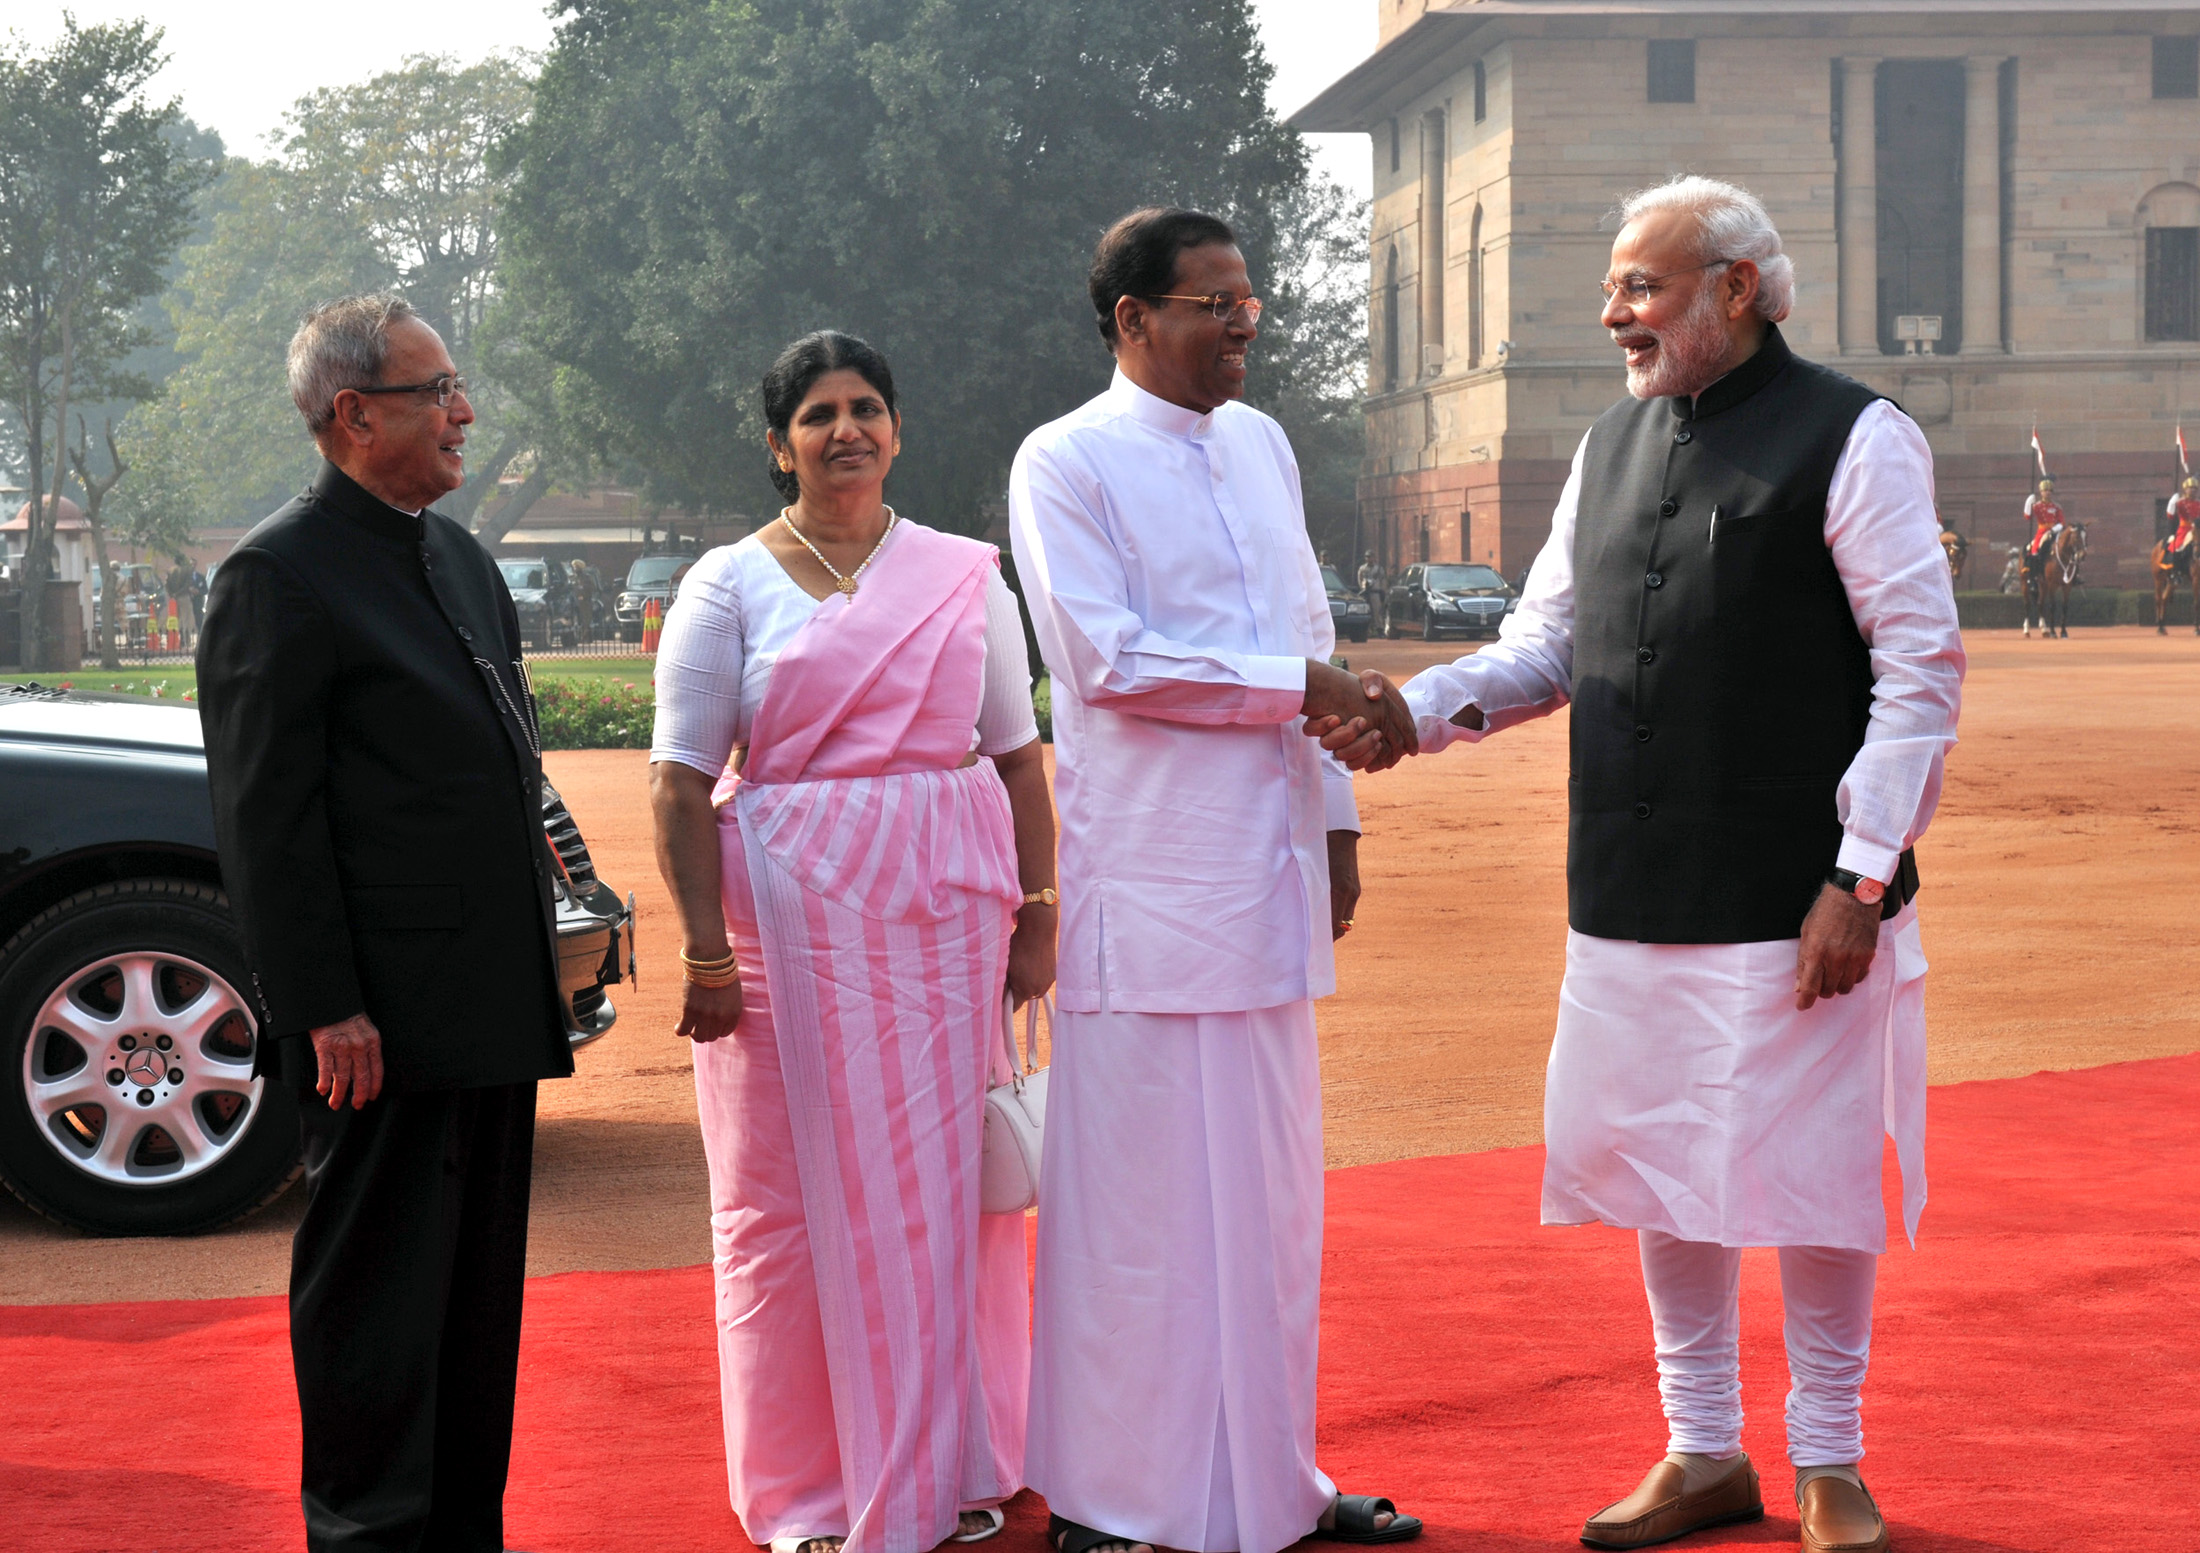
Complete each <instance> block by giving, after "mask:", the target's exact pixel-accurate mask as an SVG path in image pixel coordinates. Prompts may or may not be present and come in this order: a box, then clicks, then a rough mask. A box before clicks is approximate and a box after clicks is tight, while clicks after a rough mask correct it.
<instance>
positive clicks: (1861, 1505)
mask: <svg viewBox="0 0 2200 1553" xmlns="http://www.w3.org/2000/svg"><path fill="white" fill-rule="evenodd" d="M1795 1512H1796V1514H1797V1516H1798V1517H1800V1518H1801V1520H1802V1522H1803V1553H1887V1522H1886V1520H1885V1519H1884V1518H1883V1517H1882V1516H1881V1515H1880V1513H1879V1503H1878V1501H1877V1500H1875V1499H1873V1498H1872V1496H1871V1490H1870V1489H1868V1488H1858V1487H1857V1486H1856V1485H1855V1484H1854V1483H1851V1482H1850V1481H1849V1480H1848V1479H1847V1478H1812V1479H1811V1480H1810V1481H1809V1482H1808V1483H1805V1484H1804V1485H1803V1486H1802V1487H1801V1488H1800V1489H1798V1490H1796V1494H1795Z"/></svg>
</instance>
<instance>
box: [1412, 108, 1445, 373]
mask: <svg viewBox="0 0 2200 1553" xmlns="http://www.w3.org/2000/svg"><path fill="white" fill-rule="evenodd" d="M1449 141H1450V136H1449V134H1448V133H1447V125H1446V120H1445V116H1444V113H1443V110H1442V109H1438V110H1437V111H1435V112H1433V113H1429V114H1425V115H1424V116H1423V117H1422V119H1421V359H1420V360H1419V361H1418V362H1416V363H1415V364H1414V365H1415V368H1416V371H1415V374H1414V375H1415V376H1416V377H1437V376H1440V375H1441V374H1442V372H1443V370H1444V263H1445V257H1446V256H1445V253H1444V246H1445V244H1444V222H1445V219H1446V213H1445V209H1444V207H1445V203H1446V201H1445V197H1444V174H1445V173H1446V172H1447V171H1448V170H1449V169H1448V168H1447V167H1446V165H1445V164H1446V162H1447V161H1448V160H1449V157H1450V145H1449Z"/></svg>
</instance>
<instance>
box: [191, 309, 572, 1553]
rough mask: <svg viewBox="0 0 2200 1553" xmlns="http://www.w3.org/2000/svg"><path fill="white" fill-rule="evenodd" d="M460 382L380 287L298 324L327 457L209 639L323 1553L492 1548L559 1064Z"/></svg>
mask: <svg viewBox="0 0 2200 1553" xmlns="http://www.w3.org/2000/svg"><path fill="white" fill-rule="evenodd" d="M465 387H466V385H465V383H464V381H463V380H462V379H461V378H459V376H458V375H457V371H456V369H455V368H454V367H453V366H452V363H451V358H450V356H449V354H448V353H447V352H446V351H445V350H444V347H443V342H442V340H440V339H439V338H437V336H436V333H435V331H434V330H433V329H430V328H429V327H428V326H427V325H426V324H425V323H423V322H421V320H420V319H419V317H418V316H417V315H416V314H415V313H414V312H413V310H412V309H411V308H410V307H408V306H407V305H406V304H405V303H404V302H402V301H400V300H398V299H397V298H395V297H387V296H368V297H353V298H348V299H346V300H344V301H340V302H333V303H330V304H328V305H326V306H324V307H319V308H316V309H314V310H313V312H312V313H310V314H308V315H307V318H306V321H305V323H304V325H303V327H301V328H300V329H299V331H298V334H297V337H296V338H295V339H293V340H292V341H291V345H290V388H291V396H292V398H293V399H295V400H296V402H297V405H298V409H299V411H300V413H302V414H303V415H304V416H305V419H306V424H307V426H308V427H309V428H310V429H311V430H312V432H313V435H314V438H315V440H316V442H317V443H318V444H319V446H320V449H321V452H322V454H323V456H324V458H325V459H326V462H325V463H323V464H322V466H321V469H320V472H319V473H318V474H317V475H316V476H315V478H314V480H313V484H312V486H311V487H310V488H309V489H308V490H307V491H306V492H305V493H304V494H303V495H301V496H299V497H298V498H297V499H296V500H294V501H292V502H290V503H289V504H287V505H286V506H284V507H283V508H282V509H281V510H280V511H278V512H277V513H275V515H274V516H272V517H270V518H268V519H267V520H266V521H265V522H263V523H261V524H260V525H259V527H257V528H255V529H254V530H253V531H252V532H251V533H250V534H249V535H247V536H246V537H245V538H244V540H243V541H241V542H240V543H239V544H238V545H237V547H236V549H235V550H234V551H233V552H232V553H231V554H230V556H229V558H228V560H227V561H226V562H224V563H223V565H222V568H221V570H220V572H219V574H218V575H217V577H216V579H215V582H214V587H213V592H212V596H211V598H210V599H209V601H208V608H207V617H206V623H205V626H204V629H203V630H202V632H201V637H200V643H199V692H200V704H201V708H202V713H203V717H204V721H205V728H206V757H207V770H208V775H209V777H210V779H211V781H212V786H213V796H214V816H215V828H216V832H217V835H218V837H219V840H220V845H221V859H222V875H223V878H224V880H225V882H226V883H227V885H228V889H229V895H230V900H231V902H232V903H233V904H234V906H235V907H236V910H237V914H238V917H239V919H240V921H241V922H242V924H243V928H244V935H245V942H246V946H247V951H248V955H249V958H250V961H251V965H252V972H253V983H254V990H255V993H256V995H257V998H258V1001H259V1004H260V1011H261V1017H262V1020H263V1027H262V1036H263V1040H262V1048H261V1049H262V1054H263V1055H262V1058H261V1067H262V1071H264V1072H266V1073H267V1074H269V1075H270V1076H271V1077H274V1078H277V1079H280V1080H283V1081H288V1082H291V1083H295V1084H296V1085H298V1086H299V1087H300V1088H301V1089H306V1088H311V1089H313V1090H314V1091H315V1092H316V1093H318V1094H319V1095H320V1096H322V1097H324V1099H325V1102H326V1103H325V1104H313V1103H309V1104H307V1105H306V1106H305V1107H304V1108H303V1110H304V1114H305V1117H306V1122H305V1155H306V1179H307V1182H308V1185H309V1188H310V1191H311V1201H310V1203H309V1205H308V1207H307V1209H306V1214H305V1218H304V1220H303V1222H302V1223H300V1225H299V1226H298V1233H297V1239H296V1242H295V1244H294V1247H293V1250H292V1255H291V1281H290V1318H291V1352H292V1357H293V1360H294V1362H295V1365H296V1369H297V1378H298V1402H299V1409H300V1412H301V1414H302V1415H303V1423H304V1436H305V1457H304V1474H303V1477H304V1481H303V1500H304V1508H305V1520H306V1541H307V1545H308V1547H310V1548H311V1549H313V1550H315V1553H336V1550H339V1549H341V1550H344V1553H445V1550H449V1553H496V1550H500V1549H502V1548H503V1546H504V1538H503V1533H504V1521H503V1515H504V1510H503V1505H504V1481H505V1475H506V1470H507V1467H508V1464H509V1461H510V1457H511V1438H512V1397H513V1385H514V1380H515V1377H516V1374H517V1370H518V1362H519V1328H520V1302H521V1294H522V1287H523V1283H522V1280H523V1277H524V1274H525V1271H526V1252H527V1197H528V1183H529V1172H530V1168H531V1163H532V1153H533V1146H534V1122H535V1082H536V1080H538V1079H544V1078H556V1077H560V1076H563V1075H565V1074H568V1073H570V1072H571V1071H572V1068H573V1062H572V1056H571V1050H570V1047H569V1046H568V1044H567V1037H566V1028H565V1018H564V1012H563V1004H562V1002H561V1000H560V998H559V996H558V988H557V969H556V967H557V954H556V947H555V917H554V914H553V913H554V908H553V906H552V903H551V890H550V879H551V871H552V870H553V869H554V868H556V866H557V862H556V859H555V858H554V857H553V856H552V855H551V854H550V852H549V848H548V843H547V842H546V840H545V838H544V835H543V830H542V824H541V792H542V769H541V761H540V755H539V750H540V738H539V735H538V732H537V729H536V722H535V715H534V706H533V700H532V697H531V695H530V693H529V689H528V682H527V672H526V669H525V667H524V665H523V663H522V661H521V653H520V635H519V622H518V619H517V616H516V614H515V612H514V610H513V608H512V602H511V597H510V595H509V594H508V593H507V592H506V591H505V588H504V584H503V581H502V579H501V578H500V577H499V576H498V574H497V569H496V567H495V566H494V565H493V564H492V563H491V561H490V559H489V557H488V555H487V554H486V553H484V551H483V550H482V549H481V547H480V546H479V545H478V544H476V543H475V542H474V540H473V539H472V537H471V536H469V535H468V534H467V533H466V531H465V530H464V529H462V528H460V527H459V526H458V525H457V524H456V523H453V522H451V521H450V520H449V519H447V518H444V517H442V516H440V515H439V514H437V513H435V512H432V511H429V510H427V508H428V505H429V503H431V502H433V501H434V500H436V499H437V498H438V497H440V496H442V495H443V494H445V493H446V492H448V491H451V490H454V489H456V488H457V487H458V486H459V485H460V484H461V483H462V482H463V481H464V478H465V474H464V455H463V451H462V448H463V444H464V442H465V440H466V427H467V425H468V424H469V423H471V421H472V420H473V411H472V409H471V408H470V407H469V406H468V404H467V401H466V392H465Z"/></svg>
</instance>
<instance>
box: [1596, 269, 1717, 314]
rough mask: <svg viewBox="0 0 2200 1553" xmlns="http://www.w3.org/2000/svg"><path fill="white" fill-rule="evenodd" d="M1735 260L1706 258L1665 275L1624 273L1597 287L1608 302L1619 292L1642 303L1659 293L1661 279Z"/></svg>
mask: <svg viewBox="0 0 2200 1553" xmlns="http://www.w3.org/2000/svg"><path fill="white" fill-rule="evenodd" d="M1733 262H1734V261H1733V260H1732V259H1706V260H1705V261H1704V262H1703V263H1701V264H1691V265H1690V266H1689V267H1688V268H1687V269H1685V270H1667V271H1666V272H1665V273H1664V274H1663V275H1643V274H1640V273H1637V274H1633V275H1622V276H1621V277H1620V278H1619V279H1618V280H1603V281H1599V282H1597V287H1598V289H1599V290H1601V291H1602V292H1603V293H1604V300H1605V301H1607V302H1609V301H1611V300H1612V297H1613V294H1614V293H1618V294H1621V295H1624V296H1625V297H1626V298H1627V300H1628V302H1629V303H1631V304H1635V305H1640V304H1641V303H1644V302H1647V301H1649V300H1650V299H1651V298H1652V297H1654V296H1656V295H1657V294H1658V283H1659V282H1660V281H1667V280H1671V279H1672V278H1673V277H1674V276H1676V275H1693V274H1695V273H1696V271H1698V270H1713V269H1717V268H1718V267H1719V266H1720V265H1722V264H1732V263H1733Z"/></svg>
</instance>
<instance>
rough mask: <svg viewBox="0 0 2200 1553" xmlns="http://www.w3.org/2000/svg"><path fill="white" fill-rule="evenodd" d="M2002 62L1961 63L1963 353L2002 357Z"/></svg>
mask: <svg viewBox="0 0 2200 1553" xmlns="http://www.w3.org/2000/svg"><path fill="white" fill-rule="evenodd" d="M2001 61H2002V56H2001V55H1999V54H1973V55H1971V56H1970V57H1969V58H1968V59H1966V60H1965V61H1964V62H1963V67H1964V91H1963V354H1964V355H1966V356H1978V355H1984V354H1986V353H1988V352H1992V353H1994V354H1996V355H1998V354H2000V352H2001V349H2002V343H2001Z"/></svg>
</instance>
